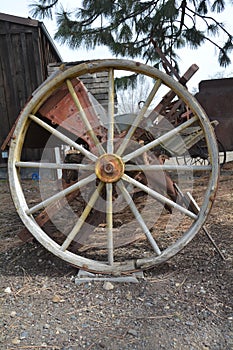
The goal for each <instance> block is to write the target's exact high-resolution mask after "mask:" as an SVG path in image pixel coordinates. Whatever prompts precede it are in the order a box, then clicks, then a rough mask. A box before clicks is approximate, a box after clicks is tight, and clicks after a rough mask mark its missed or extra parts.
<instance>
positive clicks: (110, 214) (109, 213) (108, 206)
mask: <svg viewBox="0 0 233 350" xmlns="http://www.w3.org/2000/svg"><path fill="white" fill-rule="evenodd" d="M106 191H107V203H106V221H107V241H108V263H109V265H113V234H112V230H113V208H112V184H111V183H107V184H106Z"/></svg>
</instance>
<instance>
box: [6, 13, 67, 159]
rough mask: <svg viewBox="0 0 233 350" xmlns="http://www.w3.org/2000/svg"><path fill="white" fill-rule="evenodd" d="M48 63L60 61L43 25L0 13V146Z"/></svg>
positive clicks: (43, 78) (43, 75) (43, 76)
mask: <svg viewBox="0 0 233 350" xmlns="http://www.w3.org/2000/svg"><path fill="white" fill-rule="evenodd" d="M52 62H61V57H60V55H59V53H58V52H57V51H56V48H55V46H54V44H53V42H52V40H51V38H50V37H49V34H48V32H47V31H46V28H45V27H44V25H43V23H41V22H38V21H36V20H31V19H27V18H21V17H15V16H10V15H6V14H1V13H0V145H1V144H2V143H3V141H4V140H5V138H6V137H7V135H8V133H9V131H10V129H11V127H12V126H13V124H14V122H15V120H16V118H17V117H18V115H19V113H20V110H21V109H22V108H23V107H24V106H25V104H26V102H27V101H28V99H29V98H30V96H31V94H32V92H33V91H34V90H35V89H36V88H37V87H38V86H39V85H40V84H41V83H42V82H43V81H44V80H45V79H46V78H47V76H48V71H47V66H48V64H49V63H52ZM5 162H6V160H5V159H3V158H2V152H1V153H0V164H1V163H5Z"/></svg>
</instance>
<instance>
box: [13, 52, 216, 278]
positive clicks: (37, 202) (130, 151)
mask: <svg viewBox="0 0 233 350" xmlns="http://www.w3.org/2000/svg"><path fill="white" fill-rule="evenodd" d="M122 71H123V72H124V73H130V74H131V73H134V74H138V75H140V74H141V75H144V76H146V77H147V78H148V79H149V80H150V84H151V91H150V93H149V94H148V96H147V99H146V100H145V103H144V104H143V106H142V108H141V109H139V111H138V113H137V114H132V113H128V114H125V115H118V114H117V106H116V105H115V102H116V100H115V91H114V78H115V77H116V76H118V74H120V73H122ZM98 72H106V73H107V74H108V81H109V87H108V100H107V106H100V105H99V103H98V102H95V101H94V99H92V98H91V96H90V94H89V93H88V91H87V89H86V87H85V86H84V84H83V83H82V76H83V75H90V76H95V74H97V73H98ZM192 72H193V71H192V69H191V71H188V72H187V74H186V75H184V76H183V78H182V79H181V80H182V81H181V82H177V81H176V80H174V79H173V78H171V77H170V76H169V75H167V74H165V73H163V72H161V71H159V70H157V69H156V68H154V67H150V66H148V65H144V64H141V63H138V62H134V61H129V60H117V59H110V60H96V61H88V62H85V63H82V64H78V65H74V66H71V67H68V68H67V67H65V66H64V65H62V66H61V67H60V69H59V71H58V72H57V73H56V74H55V75H54V76H52V77H51V78H49V79H48V80H47V81H46V82H45V83H44V84H43V85H42V86H41V87H39V88H38V89H37V91H36V92H35V93H34V94H33V96H32V98H31V100H30V101H29V102H28V103H27V105H26V106H25V108H24V109H23V110H22V112H21V114H20V116H19V118H18V121H17V123H16V126H15V129H14V131H12V133H11V135H10V138H8V141H9V142H10V151H9V164H8V171H9V182H10V189H11V193H12V198H13V201H14V203H15V206H16V208H17V212H18V214H19V216H20V218H21V219H22V221H23V223H24V225H25V230H24V232H22V233H21V235H22V236H24V237H25V236H26V231H29V232H30V234H31V235H32V236H33V237H34V238H35V239H36V240H37V241H39V242H40V243H41V244H42V245H43V246H44V247H45V248H46V249H48V250H49V251H50V252H52V253H53V254H55V255H56V256H58V257H60V258H61V259H63V260H65V261H67V262H68V263H70V264H72V265H74V266H77V267H79V268H82V269H84V270H89V271H93V272H96V273H106V274H118V275H119V274H127V273H130V272H132V271H138V270H143V269H146V268H151V267H153V266H155V265H158V264H161V263H162V262H164V261H166V260H168V259H169V258H171V257H172V256H174V255H175V254H176V253H178V252H179V251H180V250H181V249H183V248H184V247H185V246H186V245H187V244H188V243H189V242H190V241H191V239H192V238H193V237H194V236H195V235H196V234H197V232H198V231H199V230H200V229H201V228H202V226H203V225H204V223H205V221H206V218H207V216H208V214H209V212H210V209H211V206H212V203H213V201H214V198H215V192H216V189H217V182H218V174H219V166H218V148H217V143H216V139H215V134H214V130H213V123H212V124H211V123H210V121H209V119H208V117H207V116H206V114H205V112H204V111H203V109H202V108H201V107H200V105H199V104H198V102H197V101H196V99H195V98H194V97H193V96H192V95H191V94H190V93H189V92H188V91H187V89H186V88H185V87H184V86H183V85H182V84H181V83H182V82H184V81H185V79H189V78H190V76H191V75H192ZM34 125H36V126H37V127H39V128H40V129H41V130H43V132H44V131H46V133H47V136H48V137H47V142H46V144H45V145H44V152H43V154H42V157H41V159H40V161H34V160H33V159H31V160H24V159H23V156H22V155H23V150H24V147H25V143H26V141H27V139H29V138H31V139H33V135H30V134H31V133H32V132H33V126H34ZM200 140H201V141H202V142H203V143H204V144H205V147H206V149H207V151H208V159H209V162H208V164H207V165H187V164H185V163H183V164H177V162H175V161H174V159H175V158H176V157H177V155H184V154H187V153H188V152H189V150H190V149H191V148H192V147H193V146H194V145H195V144H196V143H197V142H199V141H200ZM55 148H58V149H59V150H63V151H62V152H60V154H61V156H60V158H59V157H58V158H56V159H55V160H54V159H51V158H50V157H49V154H51V153H49V152H47V151H48V150H51V149H55ZM25 169H36V171H37V172H38V179H39V181H38V182H37V183H36V184H35V185H34V186H35V190H34V193H33V195H32V193H30V191H28V190H27V181H25V180H24V179H22V178H21V173H22V170H25ZM52 171H53V172H55V174H56V177H55V178H54V177H51V176H50V174H51V172H52ZM59 174H60V175H59ZM200 175H204V176H202V177H200ZM200 178H201V183H202V189H201V191H200V188H199V187H198V185H199V183H200ZM174 182H175V183H176V184H177V186H175V185H174ZM178 186H179V189H181V191H182V192H184V193H186V192H187V191H188V192H189V193H191V194H192V198H195V200H196V201H197V203H198V206H199V209H200V210H199V211H198V212H197V211H195V210H193V209H192V205H191V203H190V202H189V200H187V198H186V200H185V201H184V198H183V195H181V193H180V190H179V191H177V188H178ZM29 237H30V236H29Z"/></svg>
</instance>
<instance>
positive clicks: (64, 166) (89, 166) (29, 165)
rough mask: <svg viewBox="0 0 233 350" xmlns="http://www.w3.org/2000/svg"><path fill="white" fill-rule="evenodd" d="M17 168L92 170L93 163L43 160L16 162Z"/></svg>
mask: <svg viewBox="0 0 233 350" xmlns="http://www.w3.org/2000/svg"><path fill="white" fill-rule="evenodd" d="M15 166H16V167H18V168H39V169H67V170H94V165H93V164H77V163H69V164H68V163H45V162H21V161H20V162H16V163H15Z"/></svg>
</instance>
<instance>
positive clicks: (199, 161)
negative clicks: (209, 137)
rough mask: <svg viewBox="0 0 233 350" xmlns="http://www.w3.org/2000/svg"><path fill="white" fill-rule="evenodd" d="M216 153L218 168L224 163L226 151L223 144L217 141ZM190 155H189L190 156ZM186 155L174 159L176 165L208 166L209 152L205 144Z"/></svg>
mask: <svg viewBox="0 0 233 350" xmlns="http://www.w3.org/2000/svg"><path fill="white" fill-rule="evenodd" d="M217 145H218V152H219V156H218V158H219V164H220V168H222V167H223V166H224V164H225V163H226V157H227V155H226V150H225V147H224V146H223V144H222V143H221V142H220V141H219V140H218V139H217ZM190 153H191V154H190ZM190 153H188V154H184V155H183V156H180V157H176V160H177V163H178V164H186V165H209V164H210V160H209V152H208V149H207V146H206V144H204V145H202V146H199V145H197V147H195V151H194V152H190Z"/></svg>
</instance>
